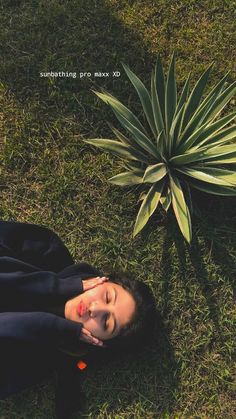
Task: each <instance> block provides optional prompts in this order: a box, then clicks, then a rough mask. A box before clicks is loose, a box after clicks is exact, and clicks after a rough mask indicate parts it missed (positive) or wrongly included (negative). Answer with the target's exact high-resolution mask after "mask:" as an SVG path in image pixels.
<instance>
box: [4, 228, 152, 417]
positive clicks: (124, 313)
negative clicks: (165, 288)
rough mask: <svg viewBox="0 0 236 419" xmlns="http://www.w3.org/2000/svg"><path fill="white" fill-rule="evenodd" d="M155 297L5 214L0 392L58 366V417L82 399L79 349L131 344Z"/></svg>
mask: <svg viewBox="0 0 236 419" xmlns="http://www.w3.org/2000/svg"><path fill="white" fill-rule="evenodd" d="M154 312H155V308H154V301H153V297H152V295H151V293H150V291H149V289H148V288H147V287H146V286H145V285H144V284H143V283H141V282H139V281H131V280H130V279H127V278H117V277H116V276H114V275H113V276H112V277H110V280H109V279H108V277H106V276H102V275H100V273H99V272H98V271H97V269H95V268H94V267H92V266H90V265H88V264H87V263H80V264H74V262H73V259H72V257H71V255H70V254H69V251H68V250H67V248H66V247H65V246H64V244H63V243H62V241H61V240H60V238H59V237H58V236H57V235H56V234H55V233H53V232H52V231H51V230H49V229H47V228H45V227H41V226H37V225H33V224H25V223H17V222H6V221H0V371H1V372H0V398H5V397H7V396H9V395H11V394H14V393H16V392H18V391H19V390H21V389H24V388H27V387H29V386H30V385H32V384H34V383H37V382H39V381H40V380H41V379H43V378H44V377H46V376H47V375H48V374H49V373H50V372H51V371H53V370H55V369H56V370H57V371H59V374H58V390H57V411H58V417H59V416H60V417H64V416H65V417H68V414H69V413H70V412H69V411H70V410H72V409H73V407H74V406H75V405H76V404H77V402H78V399H79V394H78V386H77V380H78V378H79V375H78V374H79V370H78V369H77V368H76V365H77V362H78V358H75V357H71V356H68V355H66V354H72V355H76V354H78V353H79V351H80V350H81V347H83V343H86V344H90V345H87V347H89V346H91V345H93V346H96V347H97V348H100V351H101V348H104V347H106V348H110V347H114V348H116V349H120V348H121V347H122V346H123V347H126V346H127V345H129V344H130V343H131V341H132V343H133V344H134V343H135V345H136V346H137V342H138V341H139V342H140V341H141V340H142V339H145V336H147V335H148V332H149V330H150V329H151V328H152V325H153V322H154Z"/></svg>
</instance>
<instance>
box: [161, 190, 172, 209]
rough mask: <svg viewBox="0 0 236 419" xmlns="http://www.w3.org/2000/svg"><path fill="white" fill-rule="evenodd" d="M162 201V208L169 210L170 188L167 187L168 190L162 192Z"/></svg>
mask: <svg viewBox="0 0 236 419" xmlns="http://www.w3.org/2000/svg"><path fill="white" fill-rule="evenodd" d="M160 202H161V205H162V208H163V209H164V210H165V212H167V211H168V209H169V207H170V204H171V192H170V188H166V190H165V191H164V192H162V195H161V199H160Z"/></svg>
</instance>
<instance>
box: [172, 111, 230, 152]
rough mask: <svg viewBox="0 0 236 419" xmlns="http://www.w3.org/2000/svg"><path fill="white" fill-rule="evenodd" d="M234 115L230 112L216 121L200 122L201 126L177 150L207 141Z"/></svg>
mask: <svg viewBox="0 0 236 419" xmlns="http://www.w3.org/2000/svg"><path fill="white" fill-rule="evenodd" d="M235 117H236V112H232V113H231V114H229V115H226V116H224V117H223V118H221V119H219V120H218V121H216V122H214V123H212V124H208V122H206V123H205V124H202V126H201V127H200V128H199V129H198V130H196V131H195V132H194V133H193V135H192V136H190V137H189V138H188V139H187V140H186V141H185V142H184V143H183V144H182V145H181V146H180V147H179V148H178V151H179V152H180V153H183V152H185V151H186V150H189V149H190V148H192V147H193V146H195V147H197V148H198V147H201V146H202V145H203V144H205V143H207V141H208V140H210V139H211V138H212V137H213V135H214V134H216V133H217V132H218V131H220V130H221V129H223V128H224V127H225V126H226V125H227V124H229V123H230V122H232V121H233V120H234V119H235Z"/></svg>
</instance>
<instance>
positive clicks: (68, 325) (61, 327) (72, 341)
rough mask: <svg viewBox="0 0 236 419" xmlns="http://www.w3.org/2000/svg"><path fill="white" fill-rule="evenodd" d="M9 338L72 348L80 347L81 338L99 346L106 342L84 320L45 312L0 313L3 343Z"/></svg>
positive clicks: (0, 330) (63, 348)
mask: <svg viewBox="0 0 236 419" xmlns="http://www.w3.org/2000/svg"><path fill="white" fill-rule="evenodd" d="M10 340H11V341H12V340H13V341H14V342H25V343H31V344H34V345H37V346H38V345H40V346H50V347H54V348H55V349H62V350H72V351H73V350H74V351H77V350H78V344H79V341H80V340H82V341H83V342H86V343H90V344H93V345H96V346H102V344H103V342H102V341H100V339H98V338H96V337H94V336H92V334H91V333H90V332H89V331H88V330H87V329H85V328H84V327H83V323H80V322H75V321H71V320H67V319H64V318H62V317H59V316H56V315H55V314H51V313H45V312H27V313H22V312H6V313H5V312H4V313H0V343H1V344H2V343H3V342H4V341H5V342H6V341H10ZM0 346H1V345H0Z"/></svg>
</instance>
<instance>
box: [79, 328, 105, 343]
mask: <svg viewBox="0 0 236 419" xmlns="http://www.w3.org/2000/svg"><path fill="white" fill-rule="evenodd" d="M80 340H82V342H85V343H90V344H92V345H95V346H103V341H102V340H100V339H98V338H95V337H94V336H93V335H92V333H91V332H89V330H87V329H85V327H82V329H81V334H80Z"/></svg>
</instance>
